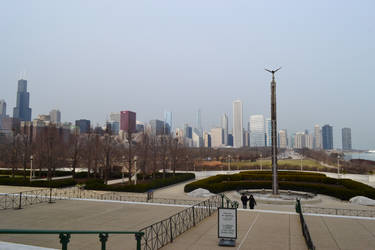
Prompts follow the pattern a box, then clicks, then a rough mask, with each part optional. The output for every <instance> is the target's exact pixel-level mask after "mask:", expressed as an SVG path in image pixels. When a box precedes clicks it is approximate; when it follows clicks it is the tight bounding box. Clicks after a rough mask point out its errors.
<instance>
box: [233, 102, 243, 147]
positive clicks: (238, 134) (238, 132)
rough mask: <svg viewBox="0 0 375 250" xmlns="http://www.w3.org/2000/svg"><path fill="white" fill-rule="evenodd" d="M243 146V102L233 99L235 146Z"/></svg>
mask: <svg viewBox="0 0 375 250" xmlns="http://www.w3.org/2000/svg"><path fill="white" fill-rule="evenodd" d="M242 146H243V119H242V102H241V101H240V100H236V101H233V147H235V148H240V147H242Z"/></svg>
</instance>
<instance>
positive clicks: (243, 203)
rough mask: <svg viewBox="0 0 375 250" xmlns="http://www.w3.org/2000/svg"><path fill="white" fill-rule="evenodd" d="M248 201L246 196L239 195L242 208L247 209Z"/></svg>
mask: <svg viewBox="0 0 375 250" xmlns="http://www.w3.org/2000/svg"><path fill="white" fill-rule="evenodd" d="M248 200H249V199H248V198H247V196H246V195H245V193H242V195H241V201H242V206H243V208H246V207H247V201H248Z"/></svg>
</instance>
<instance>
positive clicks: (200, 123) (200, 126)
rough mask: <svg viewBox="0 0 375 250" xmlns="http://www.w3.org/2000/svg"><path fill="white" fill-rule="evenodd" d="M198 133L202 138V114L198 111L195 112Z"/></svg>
mask: <svg viewBox="0 0 375 250" xmlns="http://www.w3.org/2000/svg"><path fill="white" fill-rule="evenodd" d="M196 128H197V129H198V131H199V134H200V136H202V133H203V127H202V112H201V110H200V109H198V111H197V127H196Z"/></svg>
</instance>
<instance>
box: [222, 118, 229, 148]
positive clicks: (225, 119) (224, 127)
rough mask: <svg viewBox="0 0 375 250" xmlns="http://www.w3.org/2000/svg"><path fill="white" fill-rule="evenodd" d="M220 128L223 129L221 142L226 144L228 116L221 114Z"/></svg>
mask: <svg viewBox="0 0 375 250" xmlns="http://www.w3.org/2000/svg"><path fill="white" fill-rule="evenodd" d="M221 128H222V129H223V131H224V137H223V144H224V145H228V116H227V114H223V115H222V116H221Z"/></svg>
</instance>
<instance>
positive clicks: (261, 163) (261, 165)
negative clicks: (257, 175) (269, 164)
mask: <svg viewBox="0 0 375 250" xmlns="http://www.w3.org/2000/svg"><path fill="white" fill-rule="evenodd" d="M262 157H263V155H262V154H260V171H263V161H262Z"/></svg>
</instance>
